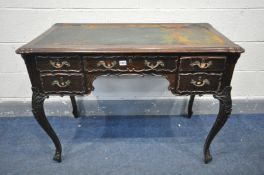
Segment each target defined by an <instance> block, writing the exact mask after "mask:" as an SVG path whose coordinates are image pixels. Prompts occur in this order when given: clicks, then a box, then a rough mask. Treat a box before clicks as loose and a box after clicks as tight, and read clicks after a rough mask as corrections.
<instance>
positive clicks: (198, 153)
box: [0, 114, 264, 175]
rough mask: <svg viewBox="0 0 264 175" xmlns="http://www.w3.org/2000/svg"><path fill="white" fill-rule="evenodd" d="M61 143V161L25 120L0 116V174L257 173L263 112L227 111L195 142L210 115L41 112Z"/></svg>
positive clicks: (263, 144) (262, 170) (263, 160)
mask: <svg viewBox="0 0 264 175" xmlns="http://www.w3.org/2000/svg"><path fill="white" fill-rule="evenodd" d="M49 120H50V122H51V123H52V125H53V126H54V129H55V130H56V132H57V134H58V135H59V138H60V139H61V142H62V146H63V160H62V163H57V162H54V161H53V160H52V156H53V153H54V147H53V144H52V143H51V141H50V140H49V138H48V137H47V135H46V134H45V133H44V132H43V131H42V129H41V128H40V127H39V126H38V124H37V122H36V121H35V120H34V118H33V117H1V118H0V174H1V175H13V174H19V175H31V174H32V175H36V174H37V175H51V174H52V175H54V174H60V175H78V174H80V175H81V174H85V175H86V174H91V175H106V174H107V175H126V174H128V175H161V174H162V175H167V174H173V175H176V174H181V175H184V174H188V175H190V174H195V175H207V174H210V175H211V174H214V175H218V174H219V175H220V174H221V175H222V174H225V175H231V174H232V175H233V174H239V175H244V174H245V175H248V174H250V175H255V174H259V175H263V174H264V166H263V165H264V149H263V148H264V115H259V114H258V115H253V114H252V115H232V117H231V118H230V119H229V121H228V122H227V124H226V125H225V127H224V128H223V129H222V130H221V132H220V133H219V134H218V135H217V137H216V139H215V140H214V142H213V143H212V145H211V153H212V155H213V161H212V162H211V163H210V164H207V165H206V164H204V163H203V156H202V147H203V143H204V140H205V137H206V136H207V133H208V131H209V130H210V127H211V126H212V123H213V122H214V120H215V116H214V115H208V116H204V115H203V116H193V117H192V118H191V119H187V118H185V117H183V116H153V117H151V116H127V117H126V116H101V117H100V116H97V117H87V116H86V117H85V116H83V117H81V118H78V119H74V118H71V117H49Z"/></svg>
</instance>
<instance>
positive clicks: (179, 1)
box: [0, 0, 264, 99]
mask: <svg viewBox="0 0 264 175" xmlns="http://www.w3.org/2000/svg"><path fill="white" fill-rule="evenodd" d="M63 22H72V23H74V22H76V23H89V22H93V23H96V22H100V23H110V22H124V23H127V22H129V23H134V22H135V23H141V22H144V23H147V22H150V23H154V22H155V23H157V22H166V23H170V22H184V23H187V22H192V23H195V22H199V23H201V22H202V23H203V22H206V23H211V24H212V25H213V26H214V27H215V28H216V29H218V30H219V31H220V32H222V33H223V34H224V35H226V36H227V37H228V38H230V39H231V40H232V41H234V42H236V43H237V44H239V45H241V46H242V47H244V48H245V50H246V52H245V53H244V54H242V57H241V58H240V60H239V61H238V63H237V66H236V69H235V73H234V78H233V81H232V86H233V93H232V95H233V97H249V96H250V98H251V97H252V98H253V97H255V96H258V97H261V96H264V90H263V88H262V87H263V85H264V72H263V70H264V61H263V59H264V58H263V57H264V42H263V41H264V32H263V31H264V0H250V1H248V0H195V1H186V0H134V1H133V0H111V1H110V0H67V1H65V0H57V1H55V0H45V1H40V0H30V1H29V0H14V1H10V0H0V57H1V58H0V82H1V83H0V98H14V99H15V98H28V97H30V96H31V89H30V82H29V78H28V75H27V72H26V67H25V65H24V62H23V60H22V59H21V57H20V56H19V55H16V54H15V49H17V48H18V47H19V46H21V45H22V44H24V43H26V42H28V41H30V40H32V39H33V38H34V37H36V36H37V35H39V34H41V33H42V32H43V31H45V30H46V29H47V28H49V27H50V26H51V25H53V24H54V23H63ZM94 85H95V89H96V90H95V91H94V92H93V93H92V95H91V96H89V97H87V98H88V99H89V98H91V99H92V98H99V99H142V98H147V99H149V98H173V95H171V94H170V93H169V92H168V91H167V86H168V82H167V81H166V80H165V79H162V78H156V77H145V78H140V77H139V78H137V79H134V78H131V77H122V78H111V79H107V78H99V79H97V80H96V81H95V84H94Z"/></svg>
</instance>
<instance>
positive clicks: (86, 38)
mask: <svg viewBox="0 0 264 175" xmlns="http://www.w3.org/2000/svg"><path fill="white" fill-rule="evenodd" d="M242 52H244V49H243V48H241V47H240V46H238V45H236V44H234V43H233V42H231V41H230V40H228V39H227V38H226V37H224V36H223V35H222V34H220V33H219V32H217V31H216V30H215V29H214V28H213V27H212V26H211V25H210V24H55V25H53V26H52V27H51V28H50V29H49V30H48V31H46V32H45V33H43V34H42V35H40V36H39V37H37V38H36V39H34V40H33V41H31V42H29V43H28V44H26V45H24V46H22V47H20V48H19V49H18V50H17V51H16V53H18V54H21V55H22V57H23V59H24V60H25V63H26V66H27V70H28V74H29V77H30V80H31V84H32V91H33V95H32V112H33V114H34V116H35V118H36V120H37V121H38V123H39V124H40V126H41V127H42V128H43V129H44V130H45V131H46V133H47V134H48V135H49V136H50V138H51V139H52V141H53V142H54V144H55V147H56V151H55V155H54V158H53V159H54V160H56V161H58V162H60V161H61V152H62V149H61V144H60V141H59V139H58V137H57V135H56V133H55V132H54V130H53V129H52V127H51V125H50V124H49V122H48V120H47V118H46V116H45V112H44V109H43V103H44V100H45V99H46V98H47V97H48V96H50V95H60V96H63V95H69V96H70V98H71V102H72V106H73V115H74V116H75V117H78V111H77V105H76V101H75V95H85V94H90V93H91V91H92V90H93V89H94V87H93V81H94V80H95V78H96V77H98V76H100V75H107V74H116V75H120V74H151V75H162V76H163V77H165V78H166V79H167V80H168V82H169V87H168V90H170V91H171V92H172V93H173V94H175V95H190V100H189V105H188V116H189V117H191V115H192V104H193V100H194V97H195V95H203V94H212V95H213V96H214V98H216V99H218V100H219V103H220V109H219V113H218V116H217V118H216V121H215V123H214V125H213V127H212V129H211V131H210V132H209V134H208V136H207V139H206V141H205V144H204V162H205V163H208V162H210V161H211V160H212V156H211V154H210V150H209V147H210V144H211V142H212V140H213V138H214V137H215V136H216V134H217V133H218V132H219V130H220V129H221V128H222V127H223V125H224V124H225V122H226V120H227V118H228V117H229V115H230V113H231V109H232V100H231V95H230V93H231V86H230V82H231V79H232V74H233V70H234V67H235V64H236V62H237V60H238V58H239V56H240V54H241V53H242ZM106 86H107V85H106Z"/></svg>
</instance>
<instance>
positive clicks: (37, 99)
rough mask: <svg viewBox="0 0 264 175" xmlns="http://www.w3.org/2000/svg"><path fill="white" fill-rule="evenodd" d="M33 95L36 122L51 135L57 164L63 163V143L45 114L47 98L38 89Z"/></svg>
mask: <svg viewBox="0 0 264 175" xmlns="http://www.w3.org/2000/svg"><path fill="white" fill-rule="evenodd" d="M32 91H33V95H32V112H33V115H34V117H35V118H36V120H37V121H38V123H39V125H40V126H41V127H42V128H43V130H44V131H45V132H46V133H47V134H48V135H49V137H50V138H51V140H52V141H53V143H54V145H55V147H56V151H55V154H54V157H53V160H55V161H57V162H61V143H60V141H59V139H58V137H57V135H56V133H55V132H54V130H53V129H52V127H51V125H50V123H49V121H48V120H47V118H46V115H45V112H44V108H43V105H44V101H45V99H46V98H47V96H46V95H45V94H43V93H41V92H40V91H39V90H38V89H37V88H34V87H33V88H32Z"/></svg>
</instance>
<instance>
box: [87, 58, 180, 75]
mask: <svg viewBox="0 0 264 175" xmlns="http://www.w3.org/2000/svg"><path fill="white" fill-rule="evenodd" d="M84 67H85V71H87V72H94V71H117V72H144V71H165V72H175V71H176V70H177V59H176V57H159V56H156V57H151V58H150V57H132V56H131V57H119V56H118V57H111V58H110V57H101V58H97V59H96V58H93V57H89V56H87V57H84Z"/></svg>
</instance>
